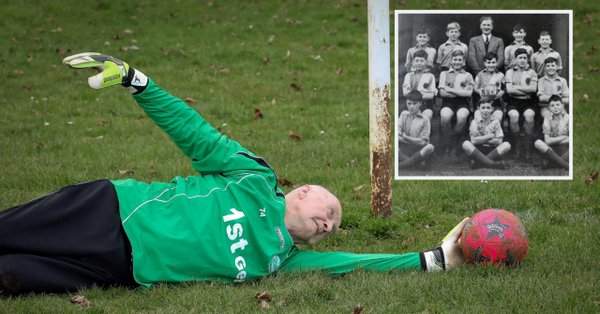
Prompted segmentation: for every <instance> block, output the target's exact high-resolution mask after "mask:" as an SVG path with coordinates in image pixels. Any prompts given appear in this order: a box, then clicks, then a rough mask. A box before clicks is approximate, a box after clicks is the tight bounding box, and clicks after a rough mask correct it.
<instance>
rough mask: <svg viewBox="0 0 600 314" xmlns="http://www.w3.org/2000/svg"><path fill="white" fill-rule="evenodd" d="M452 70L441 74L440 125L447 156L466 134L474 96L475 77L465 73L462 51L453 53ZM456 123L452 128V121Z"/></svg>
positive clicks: (444, 150) (444, 151)
mask: <svg viewBox="0 0 600 314" xmlns="http://www.w3.org/2000/svg"><path fill="white" fill-rule="evenodd" d="M451 66H452V67H451V68H450V69H449V70H447V71H444V72H442V73H441V74H440V82H439V88H438V90H439V93H440V96H441V97H442V109H441V111H440V124H441V129H442V134H441V142H442V145H443V151H442V153H444V154H445V155H448V154H449V153H450V151H451V150H455V149H456V148H457V147H458V145H459V141H460V136H461V135H462V134H463V132H464V128H465V125H466V123H467V118H468V117H469V114H470V110H469V107H470V101H471V95H472V94H473V85H474V82H473V76H471V73H469V72H467V71H465V69H464V66H465V55H464V53H463V52H462V51H454V52H453V53H452V62H451ZM453 118H456V123H455V124H454V127H452V119H453Z"/></svg>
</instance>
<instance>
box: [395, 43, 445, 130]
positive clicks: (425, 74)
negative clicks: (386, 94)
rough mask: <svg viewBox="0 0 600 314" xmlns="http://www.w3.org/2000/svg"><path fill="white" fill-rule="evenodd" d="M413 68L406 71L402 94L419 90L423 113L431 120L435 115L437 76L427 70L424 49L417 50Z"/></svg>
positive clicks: (405, 94)
mask: <svg viewBox="0 0 600 314" xmlns="http://www.w3.org/2000/svg"><path fill="white" fill-rule="evenodd" d="M412 64H413V65H412V68H413V70H414V71H412V72H408V73H406V75H405V76H404V83H403V84H402V94H403V95H404V97H406V96H407V95H408V94H409V93H410V92H411V91H419V92H420V93H421V95H422V96H423V104H422V107H421V110H422V114H423V116H424V117H426V118H427V119H428V120H429V121H431V117H432V116H433V97H434V96H435V95H436V94H437V89H436V88H435V77H434V76H433V74H432V73H431V72H429V71H427V53H426V52H425V51H424V50H418V51H417V52H415V55H414V58H413V62H412Z"/></svg>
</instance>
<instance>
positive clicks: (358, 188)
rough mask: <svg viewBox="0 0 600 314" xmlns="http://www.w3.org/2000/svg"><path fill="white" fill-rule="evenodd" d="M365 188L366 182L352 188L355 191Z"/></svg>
mask: <svg viewBox="0 0 600 314" xmlns="http://www.w3.org/2000/svg"><path fill="white" fill-rule="evenodd" d="M364 188H365V185H364V184H361V185H359V186H357V187H355V188H353V189H352V191H354V192H358V191H360V190H362V189H364Z"/></svg>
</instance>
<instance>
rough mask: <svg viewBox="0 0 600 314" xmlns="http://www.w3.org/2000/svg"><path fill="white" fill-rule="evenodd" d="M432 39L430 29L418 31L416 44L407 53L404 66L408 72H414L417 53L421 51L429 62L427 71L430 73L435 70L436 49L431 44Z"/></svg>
mask: <svg viewBox="0 0 600 314" xmlns="http://www.w3.org/2000/svg"><path fill="white" fill-rule="evenodd" d="M430 37H431V36H429V30H428V29H425V28H421V29H419V30H417V35H416V38H415V41H416V44H415V46H414V47H410V48H408V51H407V52H406V62H405V64H404V65H405V67H406V71H409V72H410V71H414V69H413V67H412V65H413V60H414V58H415V54H416V52H417V51H419V50H422V51H425V53H426V54H427V57H426V58H425V59H426V60H427V69H428V70H429V71H432V70H433V62H434V61H435V48H433V47H432V46H431V45H430V44H429V39H430Z"/></svg>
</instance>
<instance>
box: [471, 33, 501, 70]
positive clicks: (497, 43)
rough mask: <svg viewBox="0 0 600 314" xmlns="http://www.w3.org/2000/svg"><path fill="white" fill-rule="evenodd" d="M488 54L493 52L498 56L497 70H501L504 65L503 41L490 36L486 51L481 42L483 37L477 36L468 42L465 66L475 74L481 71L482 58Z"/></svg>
mask: <svg viewBox="0 0 600 314" xmlns="http://www.w3.org/2000/svg"><path fill="white" fill-rule="evenodd" d="M488 52H493V53H495V54H496V55H497V56H498V70H502V66H503V65H504V40H502V38H500V37H496V36H494V35H492V36H490V43H489V44H488V49H487V51H486V50H485V44H484V42H483V36H482V35H477V36H475V37H472V38H471V40H469V52H468V57H467V65H468V66H469V68H470V69H471V71H472V72H473V73H475V74H477V73H479V71H481V70H483V68H484V67H485V66H484V64H483V57H485V54H486V53H488Z"/></svg>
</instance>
